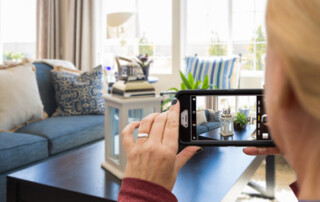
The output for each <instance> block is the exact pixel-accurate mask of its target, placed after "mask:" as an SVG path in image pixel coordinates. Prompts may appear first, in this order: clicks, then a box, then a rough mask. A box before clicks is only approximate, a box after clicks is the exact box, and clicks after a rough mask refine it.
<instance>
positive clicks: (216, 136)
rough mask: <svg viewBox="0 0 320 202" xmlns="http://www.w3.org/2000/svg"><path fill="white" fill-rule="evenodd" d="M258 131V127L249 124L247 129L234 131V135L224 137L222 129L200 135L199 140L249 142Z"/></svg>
mask: <svg viewBox="0 0 320 202" xmlns="http://www.w3.org/2000/svg"><path fill="white" fill-rule="evenodd" d="M255 131H256V125H252V124H248V125H247V126H246V128H244V129H243V130H241V131H236V130H235V131H234V132H233V134H234V135H229V136H223V135H221V134H220V127H219V128H216V129H213V130H210V131H208V132H205V133H202V134H200V135H199V139H213V140H221V141H224V140H227V141H232V140H249V139H250V137H251V136H252V134H253V133H254V132H255Z"/></svg>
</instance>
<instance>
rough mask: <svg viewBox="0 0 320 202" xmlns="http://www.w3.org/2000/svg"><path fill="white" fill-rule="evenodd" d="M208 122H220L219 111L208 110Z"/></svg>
mask: <svg viewBox="0 0 320 202" xmlns="http://www.w3.org/2000/svg"><path fill="white" fill-rule="evenodd" d="M208 122H220V111H217V112H214V111H211V110H209V111H208Z"/></svg>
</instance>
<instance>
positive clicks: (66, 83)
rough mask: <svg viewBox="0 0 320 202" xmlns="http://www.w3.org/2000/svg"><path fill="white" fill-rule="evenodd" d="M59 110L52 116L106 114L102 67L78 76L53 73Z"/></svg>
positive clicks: (66, 73)
mask: <svg viewBox="0 0 320 202" xmlns="http://www.w3.org/2000/svg"><path fill="white" fill-rule="evenodd" d="M52 75H53V76H52V77H53V79H52V80H53V85H54V88H55V91H56V101H57V105H58V108H57V110H56V112H55V113H54V114H53V115H52V116H74V115H90V114H104V109H105V106H104V99H103V98H102V88H103V85H102V84H103V83H102V82H103V81H102V78H103V72H102V67H101V65H100V66H98V67H95V68H93V69H92V70H91V71H89V72H85V73H82V74H81V75H76V74H72V73H68V72H52Z"/></svg>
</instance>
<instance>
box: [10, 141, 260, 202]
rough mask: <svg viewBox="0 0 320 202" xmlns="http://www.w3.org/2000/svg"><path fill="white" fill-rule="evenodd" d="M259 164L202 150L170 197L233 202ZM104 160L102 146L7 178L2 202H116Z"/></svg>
mask: <svg viewBox="0 0 320 202" xmlns="http://www.w3.org/2000/svg"><path fill="white" fill-rule="evenodd" d="M263 159H264V157H263V156H260V157H253V156H246V155H245V154H243V152H242V148H240V147H206V148H204V150H203V152H201V153H199V154H197V155H196V156H194V157H193V158H192V159H191V160H190V161H189V162H188V163H187V164H186V165H185V166H184V167H183V168H182V169H181V171H180V173H179V175H178V179H177V182H176V184H175V187H174V189H173V193H174V194H175V195H176V196H177V198H178V200H179V201H192V202H194V201H221V200H225V201H234V200H235V199H236V198H237V196H238V195H239V194H240V192H241V190H242V189H243V188H244V186H246V185H247V183H248V181H249V180H250V178H251V176H252V175H253V174H254V172H255V171H256V169H257V168H258V166H259V165H260V163H261V161H262V160H263ZM103 160H104V142H103V141H101V142H98V143H95V144H92V145H90V146H87V147H84V148H82V149H79V150H76V151H72V152H70V153H67V154H65V155H62V156H59V157H56V158H53V159H49V160H47V161H45V162H41V163H39V164H37V165H34V166H31V167H28V168H26V169H23V170H21V171H18V172H15V173H13V174H10V175H9V176H8V177H7V201H8V202H13V201H32V202H38V201H39V202H40V201H41V202H43V201H46V202H51V201H52V202H57V201H68V202H72V201H77V202H80V201H116V200H117V197H118V194H119V190H120V186H121V181H120V180H119V179H117V178H116V177H114V176H113V175H112V174H111V173H109V172H108V171H105V170H104V169H102V168H101V162H103Z"/></svg>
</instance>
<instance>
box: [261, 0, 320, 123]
mask: <svg viewBox="0 0 320 202" xmlns="http://www.w3.org/2000/svg"><path fill="white" fill-rule="evenodd" d="M266 23H267V32H268V43H269V45H271V46H272V47H274V49H275V50H276V52H277V54H279V56H280V57H281V59H282V62H283V65H284V66H285V71H286V73H287V74H288V78H289V79H288V81H287V82H288V86H290V87H291V88H292V90H293V92H294V94H295V95H296V97H297V99H298V101H299V103H300V104H301V105H302V107H303V108H304V109H305V110H306V111H307V112H308V113H309V114H310V115H312V116H313V117H315V118H316V119H318V120H320V1H319V0H307V1H302V0H269V2H268V8H267V15H266ZM284 96H286V95H284ZM284 99H286V98H284Z"/></svg>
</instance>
